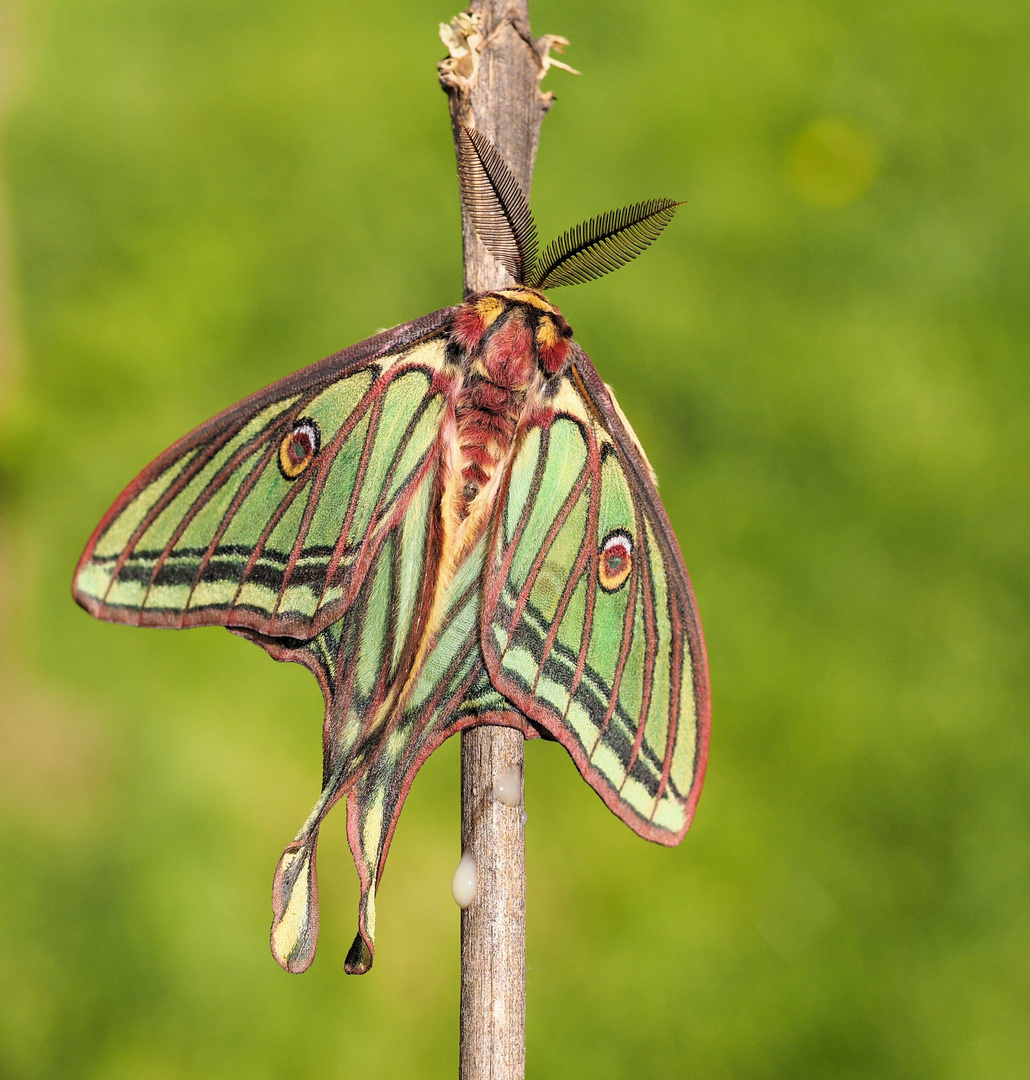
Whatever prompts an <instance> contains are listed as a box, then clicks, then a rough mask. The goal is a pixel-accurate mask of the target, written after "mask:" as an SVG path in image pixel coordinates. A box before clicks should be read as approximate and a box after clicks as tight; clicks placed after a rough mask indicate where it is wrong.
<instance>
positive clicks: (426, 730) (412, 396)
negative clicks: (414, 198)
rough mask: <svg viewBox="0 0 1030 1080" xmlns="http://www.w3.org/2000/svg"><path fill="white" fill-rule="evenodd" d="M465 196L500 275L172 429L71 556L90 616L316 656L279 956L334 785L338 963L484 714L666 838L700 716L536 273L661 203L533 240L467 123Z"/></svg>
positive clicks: (601, 262)
mask: <svg viewBox="0 0 1030 1080" xmlns="http://www.w3.org/2000/svg"><path fill="white" fill-rule="evenodd" d="M458 173H459V182H460V187H461V192H462V198H463V201H464V204H465V206H466V208H467V209H468V211H469V213H470V216H471V219H472V221H473V224H474V226H475V228H476V231H477V233H478V235H479V236H480V238H481V239H482V241H483V243H484V244H485V245H486V247H487V248H488V249H489V251H490V252H491V254H492V255H493V256H494V257H495V258H496V259H497V260H498V261H499V262H500V263H501V264H502V265H503V266H504V267H505V269H506V270H507V271H508V273H509V274H510V276H511V278H512V279H513V281H514V285H513V286H512V287H511V288H505V289H499V290H496V291H493V292H486V293H481V294H475V295H470V296H467V297H466V298H465V299H464V301H463V302H462V303H460V304H458V305H456V306H454V307H449V308H445V309H443V310H441V311H437V312H434V313H433V314H431V315H426V316H423V317H422V318H420V319H416V320H415V321H414V322H409V323H406V324H405V325H403V326H398V327H396V328H394V329H393V330H388V331H385V332H383V333H380V334H377V335H376V336H375V337H372V338H369V339H368V340H367V341H363V342H361V343H360V344H358V345H354V346H352V347H351V348H349V349H345V350H344V351H343V352H339V353H336V354H334V355H332V356H329V357H327V358H326V359H324V360H322V361H321V362H319V363H316V364H313V365H312V366H311V367H308V368H305V369H304V370H302V371H299V372H296V373H295V374H293V375H289V376H287V377H286V378H284V379H282V380H281V381H279V382H277V383H275V384H274V385H272V386H270V387H268V388H266V389H264V390H259V391H258V392H257V393H256V394H253V395H252V396H251V397H249V398H247V399H246V400H244V401H241V402H240V403H239V404H237V405H233V406H232V407H231V408H229V409H227V410H226V411H225V412H223V413H221V414H219V415H218V416H216V417H215V418H214V419H212V420H209V421H208V422H207V423H205V424H202V425H201V426H200V427H199V428H197V429H196V430H195V431H193V432H191V433H190V434H189V435H186V436H185V437H184V438H183V439H180V440H179V441H178V442H177V443H175V445H174V446H172V447H171V448H170V449H169V450H166V451H165V452H164V453H163V454H161V456H160V457H158V458H157V459H156V460H155V461H154V462H152V463H151V464H150V465H149V466H148V467H147V468H146V469H144V470H143V472H142V473H140V475H139V476H138V477H137V478H136V479H135V480H133V482H132V483H131V484H130V485H129V486H128V487H127V488H126V489H125V491H124V492H122V494H121V495H120V496H119V497H118V499H117V500H116V501H115V503H114V505H113V506H112V507H111V508H110V510H108V512H107V513H106V514H105V515H104V517H103V519H102V520H101V522H100V524H99V525H98V526H97V527H96V529H95V531H94V533H93V535H92V537H91V538H90V540H89V543H88V544H87V545H86V550H85V551H84V553H83V555H82V558H81V559H80V561H79V564H78V567H77V569H76V571H75V578H74V583H73V595H74V597H75V599H76V600H77V601H78V603H79V604H81V605H82V607H84V608H85V609H86V610H87V611H88V612H89V613H90V614H91V615H94V616H96V617H98V618H101V619H107V620H109V621H111V622H116V623H127V624H130V625H133V626H163V627H175V628H181V627H188V626H210V625H216V626H224V627H226V628H227V629H229V630H231V631H232V632H233V633H235V634H239V635H241V636H242V637H245V638H248V639H249V640H251V641H253V642H254V643H255V644H257V645H260V646H261V648H263V649H264V650H265V651H266V652H267V653H268V654H269V655H270V656H272V657H273V659H275V660H283V661H287V660H288V661H293V662H295V663H300V664H304V665H305V666H306V667H308V668H309V669H310V670H311V671H312V672H313V674H314V675H315V678H316V679H317V680H318V683H319V686H320V687H321V689H322V694H323V696H324V699H325V721H324V726H323V750H324V764H323V773H322V790H321V794H320V796H319V798H318V801H317V802H316V804H315V807H314V809H313V810H312V811H311V814H310V816H309V817H308V819H307V821H306V822H305V823H304V825H303V827H302V828H301V830H300V832H298V833H297V835H296V837H295V838H294V840H293V841H292V842H291V843H290V844H289V845H288V846H287V847H286V850H285V851H284V853H283V855H282V857H281V859H280V861H279V864H278V867H277V869H276V873H275V880H274V884H273V893H272V907H273V922H272V929H271V948H272V953H273V955H274V956H275V958H276V960H277V961H278V962H279V964H280V965H282V967H284V968H285V969H286V970H287V971H292V972H298V971H303V970H305V969H306V968H307V967H308V965H309V964H310V963H311V961H312V959H313V958H314V954H315V946H316V941H317V936H318V920H319V915H318V888H317V880H316V874H315V860H316V845H317V843H318V831H319V826H320V825H321V823H322V821H323V819H324V818H325V815H326V814H327V813H328V811H329V809H330V808H331V807H332V806H333V804H334V803H335V802H336V801H337V800H338V799H340V798H341V797H345V799H346V806H347V836H348V840H349V844H350V848H351V851H352V853H353V856H354V862H355V864H356V867H357V872H358V878H359V883H360V899H359V904H358V932H357V935H356V937H355V939H354V943H353V945H352V946H351V948H350V950H349V952H348V955H347V959H346V970H347V972H349V973H351V974H360V973H363V972H365V971H367V970H368V969H369V967H370V966H371V964H372V958H373V949H374V938H375V913H376V909H375V894H376V889H377V887H378V883H379V880H380V878H381V876H382V873H383V866H384V863H385V860H386V855H387V851H388V849H389V846H390V840H391V837H392V836H393V832H394V829H395V828H396V825H397V819H398V816H399V814H400V810H401V807H402V805H403V803H404V799H405V796H406V794H407V791H408V788H409V787H410V785H411V782H412V779H413V778H414V775H415V773H416V772H417V771H418V768H419V766H420V765H421V764H422V762H423V761H425V760H426V758H427V757H428V756H429V754H431V753H432V751H433V750H434V749H435V748H436V747H437V746H439V745H440V744H441V743H442V742H443V741H444V740H445V739H446V738H447V737H448V736H450V735H452V734H453V733H454V732H456V731H459V730H461V729H463V728H467V727H471V726H473V725H476V724H499V725H506V726H509V727H513V728H517V729H518V730H519V731H521V732H522V733H523V735H524V736H525V737H526V738H536V737H540V736H543V737H546V738H551V739H555V740H557V741H558V742H560V743H561V744H562V746H564V747H565V749H566V750H567V751H568V752H569V754H570V755H571V757H572V759H573V761H574V762H575V763H576V766H577V768H578V769H579V771H580V773H581V774H582V775H583V777H584V779H585V780H586V781H587V783H588V784H590V786H591V787H592V788H593V789H594V790H595V791H596V792H597V794H598V795H599V796H600V797H601V798H602V799H603V800H604V802H605V803H606V804H607V806H608V807H609V808H610V809H611V810H612V811H613V812H614V813H615V814H616V815H617V816H618V817H619V818H621V819H622V820H623V821H624V822H625V823H626V824H627V825H629V827H630V828H631V829H633V830H634V831H635V832H637V833H639V834H640V835H641V836H643V837H645V838H647V839H648V840H654V841H657V842H658V843H661V844H668V845H673V844H677V843H679V841H680V840H681V839H682V838H683V835H684V833H685V832H686V830H687V827H688V826H689V824H690V821H691V819H692V817H693V814H694V809H695V806H696V804H697V800H698V796H699V794H700V790H701V782H702V779H703V776H704V771H705V761H706V758H707V751H708V731H709V715H710V708H709V688H708V669H707V661H706V658H705V648H704V641H703V638H702V634H701V625H700V622H699V619H698V615H697V608H696V605H695V601H694V596H693V592H692V590H691V585H690V579H689V578H688V576H687V571H686V568H685V566H684V563H683V557H682V555H681V554H680V549H679V547H678V545H677V542H676V538H675V536H674V535H673V532H672V529H671V527H670V525H669V521H668V518H667V517H666V514H665V511H664V509H663V507H662V504H661V500H660V499H659V497H658V491H657V487H656V484H655V478H654V474H653V473H652V471H651V468H650V466H649V464H648V461H647V458H646V457H645V455H644V452H643V450H642V449H641V447H640V444H639V443H638V441H637V439H636V437H635V435H634V433H633V430H632V428H631V427H630V425H629V423H628V422H627V420H626V418H625V417H624V416H623V414H622V411H621V409H620V408H619V406H618V405H617V404H616V401H615V398H614V396H613V395H612V392H611V390H610V389H609V388H608V387H607V386H605V384H604V383H603V382H602V381H601V378H600V376H599V375H598V373H597V371H596V369H595V368H594V365H593V363H592V362H591V361H590V359H589V358H588V356H587V354H586V353H585V352H584V351H583V350H582V349H581V348H580V346H579V345H578V344H577V343H576V341H575V340H574V339H573V336H572V330H571V329H570V328H569V325H568V324H567V323H566V321H565V320H564V318H563V317H562V314H561V312H560V310H559V309H558V308H557V307H555V306H554V305H553V304H552V303H551V302H550V301H549V300H548V299H547V298H546V296H545V295H544V290H547V289H551V288H554V287H557V286H560V285H571V284H574V283H577V282H583V281H588V280H590V279H592V278H595V277H598V276H600V275H602V274H605V273H607V272H609V271H610V270H614V269H615V268H616V267H618V266H621V265H623V264H624V263H626V262H628V261H629V260H631V259H633V258H634V257H636V255H638V254H639V253H640V252H641V251H643V250H644V248H645V247H647V246H648V245H649V244H650V243H651V242H652V241H653V240H654V239H655V238H656V237H657V236H658V234H659V233H660V232H661V231H662V229H663V228H664V227H665V225H666V224H668V222H669V221H670V220H671V218H672V216H673V214H674V213H675V210H676V206H677V205H678V204H677V203H675V202H674V201H673V200H671V199H656V200H651V201H648V202H642V203H637V204H634V205H632V206H628V207H625V208H624V209H621V210H617V211H612V212H609V213H607V214H603V215H601V216H599V217H596V218H592V219H591V220H589V221H587V222H585V223H583V224H581V225H579V226H577V227H576V228H574V229H571V230H569V231H568V232H566V233H564V234H562V235H561V236H559V237H558V238H557V239H556V240H555V241H554V242H553V243H551V244H550V245H549V246H548V247H547V248H546V249H545V250H544V251H543V252H542V253H539V254H538V250H537V239H536V226H535V224H534V221H533V217H532V214H531V213H530V209H529V204H528V202H527V200H526V198H525V195H524V193H523V191H522V190H521V188H520V186H519V184H518V182H517V180H516V179H515V177H514V176H513V174H512V172H511V170H510V169H509V168H508V166H507V164H506V163H505V161H504V160H503V159H502V157H501V156H500V154H499V153H498V151H497V150H496V148H495V147H494V146H493V144H492V143H491V142H490V141H489V140H488V139H487V138H486V137H485V136H484V135H482V134H481V133H479V132H477V131H475V130H474V129H471V128H466V129H463V130H462V131H461V133H460V138H459V148H458Z"/></svg>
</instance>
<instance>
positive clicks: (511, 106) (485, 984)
mask: <svg viewBox="0 0 1030 1080" xmlns="http://www.w3.org/2000/svg"><path fill="white" fill-rule="evenodd" d="M441 36H442V37H443V38H444V42H445V44H446V45H447V47H448V51H449V53H450V56H449V57H448V58H447V59H445V60H444V61H443V62H442V63H441V64H440V81H441V83H442V85H443V87H444V89H445V90H446V91H447V93H448V97H449V99H450V109H451V124H452V127H453V130H454V134H455V142H457V134H458V131H459V129H460V125H462V124H465V125H467V126H470V127H475V128H477V129H478V130H479V131H481V132H483V134H484V135H486V136H487V137H488V138H489V139H490V140H491V141H492V142H493V143H494V145H495V146H496V147H497V148H498V149H499V150H500V152H501V154H502V156H503V157H504V159H505V161H507V163H508V165H509V166H510V167H511V169H512V170H513V172H514V173H515V175H516V176H517V177H518V179H519V181H520V182H521V184H522V187H523V189H524V190H525V192H526V194H527V196H528V194H529V189H530V183H531V180H532V176H533V162H534V160H535V158H536V150H537V145H538V142H539V137H540V124H541V121H542V120H543V118H544V114H545V113H546V112H547V109H548V108H549V107H550V104H551V96H550V95H544V94H542V93H541V92H540V78H541V76H542V75H543V72H544V71H545V70H546V63H547V51H548V49H549V48H550V46H551V45H552V44H554V42H555V39H554V38H541V39H540V40H539V41H534V40H533V38H532V36H531V35H530V32H529V10H528V0H473V3H472V5H471V7H470V8H469V9H468V11H466V12H465V13H463V14H462V15H459V16H457V17H456V18H455V19H454V20H453V21H452V23H451V25H450V27H442V28H441ZM455 150H457V146H456V147H455ZM462 239H463V242H464V286H465V293H466V294H468V293H471V292H479V291H481V290H484V289H496V288H500V287H504V286H506V285H510V284H512V282H511V279H510V278H509V277H508V275H507V272H506V271H505V270H504V268H503V267H502V266H501V264H500V263H498V262H497V261H496V259H494V258H493V256H492V255H490V253H489V252H488V251H487V250H486V248H485V247H484V246H483V244H482V243H481V242H480V240H479V238H478V236H476V233H475V231H474V229H473V227H472V222H471V221H470V220H469V218H468V216H467V215H466V214H464V212H463V215H462ZM512 766H514V767H515V768H516V769H517V772H518V775H519V776H520V777H521V776H522V771H523V746H522V733H521V732H519V731H515V730H513V729H511V728H503V727H479V728H473V729H471V730H469V731H466V732H464V733H463V734H462V736H461V831H462V844H463V848H465V849H466V850H468V852H469V853H470V854H471V856H472V859H473V861H474V863H475V867H476V875H477V879H478V887H477V891H476V899H475V900H474V901H473V902H472V904H471V905H470V906H469V907H468V908H467V909H465V910H464V911H463V912H462V915H461V1020H460V1051H459V1053H460V1065H459V1075H460V1077H461V1080H522V1078H523V1077H524V1076H525V1065H526V862H525V816H524V814H523V812H522V806H521V805H517V806H510V805H506V804H504V803H502V802H500V801H498V800H497V799H495V798H493V797H492V792H493V789H494V784H495V782H496V779H497V777H498V776H499V775H500V774H501V773H502V772H503V771H504V770H506V769H510V768H511V767H512Z"/></svg>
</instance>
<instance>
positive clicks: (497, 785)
mask: <svg viewBox="0 0 1030 1080" xmlns="http://www.w3.org/2000/svg"><path fill="white" fill-rule="evenodd" d="M494 798H495V799H496V800H497V801H498V802H499V803H504V805H505V806H518V805H519V803H520V802H522V773H521V772H520V771H519V767H518V765H509V766H508V767H507V768H506V769H502V770H501V773H500V775H499V776H498V777H497V779H496V780H495V781H494Z"/></svg>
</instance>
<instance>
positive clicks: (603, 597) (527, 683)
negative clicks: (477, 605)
mask: <svg viewBox="0 0 1030 1080" xmlns="http://www.w3.org/2000/svg"><path fill="white" fill-rule="evenodd" d="M550 405H551V408H550V409H549V410H546V411H544V412H543V413H542V414H541V415H540V417H539V418H538V419H537V420H536V421H535V422H534V423H533V424H531V425H529V426H527V427H525V428H523V429H522V431H521V433H520V435H519V437H518V442H517V445H516V447H515V451H514V455H513V460H512V464H511V466H510V469H509V471H508V474H507V476H506V477H505V479H504V480H503V481H502V487H501V490H500V491H499V496H498V507H497V510H496V511H495V520H494V523H493V529H494V535H493V541H492V546H491V550H490V552H489V554H488V557H487V566H486V575H485V591H484V608H483V618H482V625H481V633H482V644H483V652H484V656H485V659H486V665H487V669H488V671H489V673H490V677H491V680H492V682H493V684H494V686H495V687H496V688H497V690H499V691H500V692H501V693H502V694H504V695H505V696H506V697H507V698H508V699H509V700H510V701H511V702H512V703H513V704H514V705H515V706H516V707H517V708H518V709H520V710H521V711H522V712H523V713H525V714H526V716H528V717H529V718H530V719H531V720H532V721H533V722H534V723H536V724H538V725H540V726H541V727H542V728H544V729H545V730H546V731H548V732H549V733H550V734H551V735H553V736H554V737H555V738H556V739H557V740H558V741H559V742H561V743H562V744H563V745H564V747H565V748H566V750H568V752H569V753H570V754H571V756H572V758H573V760H574V761H575V762H576V765H577V766H578V768H579V770H580V772H581V773H582V774H583V777H584V778H585V779H586V780H587V782H588V783H589V784H590V785H591V786H592V787H593V788H594V790H595V791H596V792H597V793H598V795H600V796H601V798H602V799H603V800H604V801H605V803H606V804H607V805H608V807H609V808H610V809H611V810H612V811H613V812H614V813H615V814H616V815H617V816H618V817H620V818H621V819H622V820H623V821H624V822H626V824H627V825H629V826H630V827H631V828H632V829H633V830H634V831H636V832H637V833H639V834H640V835H641V836H644V837H646V838H647V839H649V840H655V841H657V842H659V843H663V844H669V845H671V844H677V843H679V841H680V840H681V839H682V838H683V835H684V833H685V832H686V830H687V828H688V826H689V825H690V821H691V819H692V817H693V814H694V809H695V806H696V804H697V799H698V796H699V794H700V790H701V783H702V780H703V777H704V770H705V762H706V759H707V753H708V731H709V716H710V704H709V690H708V668H707V660H706V657H705V649H704V640H703V638H702V635H701V624H700V621H699V619H698V614H697V607H696V604H695V601H694V595H693V591H692V589H691V585H690V579H689V577H688V575H687V570H686V567H685V566H684V563H683V557H682V555H681V554H680V550H679V546H678V544H677V542H676V538H675V536H674V535H673V532H672V528H671V526H670V525H669V520H668V518H667V516H666V514H665V510H664V508H663V507H662V504H661V500H660V499H659V497H658V491H657V488H656V487H655V484H654V481H653V480H652V477H651V472H650V468H649V466H648V465H647V462H646V459H645V458H644V456H643V453H642V452H641V451H640V449H639V447H638V445H637V442H636V439H635V437H634V436H633V435H632V433H631V431H630V430H629V428H628V426H627V425H626V423H625V422H624V420H623V418H622V415H621V411H620V410H619V409H618V407H617V406H616V405H615V403H614V399H613V398H612V397H611V396H610V393H609V391H608V389H607V388H606V387H605V385H604V383H603V382H602V381H601V379H600V377H599V376H598V374H597V372H596V370H595V369H594V366H593V364H592V363H591V361H590V359H589V358H588V357H587V356H586V354H585V353H583V352H582V350H579V349H578V347H577V352H576V354H575V362H574V364H573V366H572V367H571V369H570V372H569V374H568V375H567V376H566V377H563V379H562V381H561V384H560V385H559V387H558V390H557V393H556V394H555V396H554V397H553V399H552V400H551V402H550Z"/></svg>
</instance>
